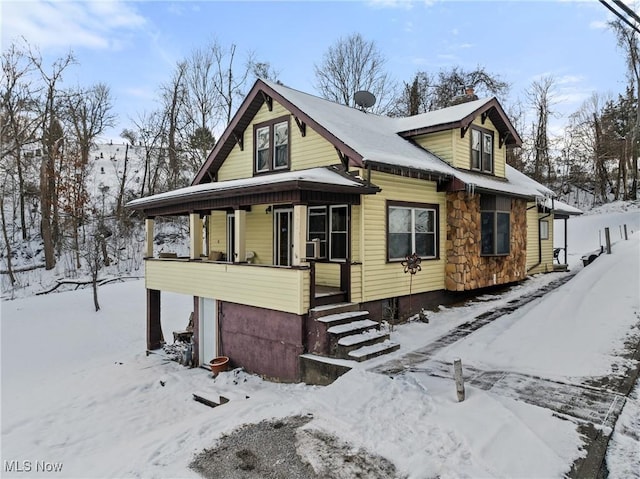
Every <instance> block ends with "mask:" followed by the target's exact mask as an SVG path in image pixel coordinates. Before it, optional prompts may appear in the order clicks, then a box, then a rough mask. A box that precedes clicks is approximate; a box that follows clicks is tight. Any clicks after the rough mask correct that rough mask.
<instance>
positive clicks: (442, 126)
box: [176, 80, 554, 197]
mask: <svg viewBox="0 0 640 479" xmlns="http://www.w3.org/2000/svg"><path fill="white" fill-rule="evenodd" d="M272 101H276V102H278V103H279V104H281V105H282V106H283V107H284V108H286V109H287V110H288V111H290V112H291V114H292V115H293V116H294V118H295V120H296V124H297V125H298V127H300V129H301V131H302V128H303V125H309V126H310V127H311V128H313V130H314V131H316V132H317V133H318V134H320V135H321V136H323V137H324V138H325V139H326V140H328V141H329V142H330V143H331V144H332V145H334V147H335V148H336V150H338V152H339V153H340V155H341V159H343V160H344V163H345V166H355V167H365V166H367V165H372V166H374V167H379V168H380V167H381V168H391V169H397V168H402V169H407V170H412V171H417V172H420V173H423V174H425V175H428V176H429V177H432V176H433V177H435V178H436V179H438V180H443V181H449V180H453V179H454V178H455V179H457V180H458V183H460V182H463V183H464V185H463V186H464V187H466V188H467V189H474V188H477V189H479V190H485V191H490V192H495V193H497V194H500V193H502V194H509V195H517V196H523V197H546V196H553V195H554V194H553V192H552V191H551V190H549V189H547V188H545V187H544V186H542V185H540V184H539V183H537V182H535V181H533V180H531V179H530V178H527V177H526V176H525V175H522V174H521V173H518V172H517V171H516V170H514V169H512V168H510V167H508V168H507V178H506V179H502V178H497V177H492V176H488V175H484V174H478V173H474V172H471V171H469V170H462V169H458V168H454V167H453V166H451V165H450V164H449V163H447V162H445V161H444V160H443V159H441V158H440V157H438V156H437V155H435V154H433V153H432V152H430V151H428V150H427V149H425V148H422V147H420V146H418V145H417V144H416V143H414V142H413V141H410V138H411V137H412V136H414V135H419V134H423V133H428V132H433V131H440V130H446V129H452V128H467V127H468V126H469V125H470V124H471V122H472V121H473V120H474V119H475V118H477V117H478V116H481V118H482V119H483V121H484V118H486V117H488V118H489V119H491V121H492V122H493V124H494V125H495V126H496V128H497V129H498V132H499V137H500V138H499V140H500V143H501V144H503V143H506V144H520V142H521V140H520V138H519V136H518V134H517V132H515V130H514V129H513V126H512V125H511V123H510V122H509V120H508V118H507V116H506V114H505V113H504V110H503V109H502V107H501V106H500V104H499V102H498V100H497V99H495V98H485V99H480V100H475V101H471V102H467V103H462V104H459V105H454V106H451V107H448V108H443V109H441V110H438V111H434V112H429V113H424V114H422V115H415V116H412V117H407V118H391V117H387V116H380V115H375V114H372V113H366V112H364V111H361V110H359V109H356V108H351V107H348V106H345V105H341V104H338V103H335V102H332V101H329V100H326V99H323V98H320V97H317V96H314V95H310V94H308V93H305V92H301V91H299V90H295V89H293V88H289V87H286V86H284V85H280V84H277V83H273V82H270V81H267V80H257V81H256V83H255V84H254V86H253V87H252V89H251V91H250V92H249V94H248V95H247V98H246V99H245V101H244V102H243V104H242V105H241V106H240V108H239V109H238V112H237V113H236V115H235V116H234V118H233V119H232V120H231V123H230V124H229V126H228V127H227V129H226V130H225V132H224V133H223V135H222V137H221V138H220V141H219V142H218V144H216V146H215V147H214V149H213V151H212V152H211V154H210V155H209V158H208V159H207V161H206V162H205V164H204V165H203V166H202V168H201V169H200V171H199V172H198V174H197V175H196V177H195V179H194V181H193V185H198V184H199V183H204V182H207V181H210V179H211V178H213V177H214V176H215V173H216V171H217V170H218V168H220V166H221V165H222V163H223V162H224V160H225V159H226V157H227V156H228V154H229V153H230V152H231V150H232V149H233V148H234V147H235V145H236V144H238V143H239V144H240V145H241V147H242V141H243V140H242V139H243V138H244V135H245V131H246V130H247V128H249V127H250V124H251V121H252V120H253V117H254V116H255V114H256V113H257V112H258V111H259V109H260V108H261V107H262V105H264V104H265V102H267V104H269V105H270V104H271V102H272ZM208 178H209V179H208ZM260 178H264V176H261V177H260ZM255 181H256V182H262V179H258V180H255ZM223 183H224V184H227V183H228V182H223ZM256 184H257V183H256ZM218 188H220V190H218V191H222V188H224V187H223V186H220V187H218ZM176 193H177V194H190V192H189V191H184V190H180V191H179V192H176Z"/></svg>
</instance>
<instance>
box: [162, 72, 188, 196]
mask: <svg viewBox="0 0 640 479" xmlns="http://www.w3.org/2000/svg"><path fill="white" fill-rule="evenodd" d="M186 72H187V63H186V62H184V61H181V62H178V64H177V65H176V69H175V71H174V72H173V76H172V77H171V80H170V81H169V82H168V83H166V84H164V85H163V86H162V99H163V113H164V115H165V118H166V125H167V131H166V134H167V136H166V138H167V145H168V150H167V155H168V158H169V165H168V178H167V186H168V188H169V189H173V188H177V187H178V186H182V185H180V171H181V161H180V151H179V149H181V145H180V138H179V132H180V126H181V125H180V121H181V118H182V115H181V113H182V108H183V107H184V105H185V98H186V87H185V75H186Z"/></svg>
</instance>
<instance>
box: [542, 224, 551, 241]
mask: <svg viewBox="0 0 640 479" xmlns="http://www.w3.org/2000/svg"><path fill="white" fill-rule="evenodd" d="M540 239H541V240H548V239H549V222H548V221H547V220H541V221H540Z"/></svg>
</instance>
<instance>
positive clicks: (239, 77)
mask: <svg viewBox="0 0 640 479" xmlns="http://www.w3.org/2000/svg"><path fill="white" fill-rule="evenodd" d="M236 48H237V47H236V45H235V44H234V43H232V44H231V45H230V46H229V48H228V49H226V48H224V47H223V46H222V45H220V44H219V43H217V42H216V43H214V44H213V45H212V46H211V49H212V51H213V56H214V59H215V63H216V67H215V73H216V81H215V83H214V85H215V86H216V88H217V89H218V94H219V95H220V108H221V110H222V115H221V116H222V120H223V121H224V125H225V126H226V125H228V124H229V122H230V121H231V117H232V116H233V113H234V112H235V101H236V100H239V99H240V98H242V96H243V95H244V91H245V88H246V85H247V79H248V78H249V74H250V73H251V66H252V65H253V64H254V60H253V54H252V53H248V57H247V59H246V60H245V62H244V64H242V65H240V66H238V65H237V63H236Z"/></svg>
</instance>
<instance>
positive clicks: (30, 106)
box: [0, 44, 40, 241]
mask: <svg viewBox="0 0 640 479" xmlns="http://www.w3.org/2000/svg"><path fill="white" fill-rule="evenodd" d="M33 70H34V66H33V64H32V63H31V61H30V60H29V58H28V55H27V53H26V51H25V50H24V49H21V48H19V47H18V46H17V45H16V44H11V45H10V46H9V48H8V49H7V50H5V51H4V52H3V53H2V84H1V85H0V97H1V102H2V103H1V105H0V138H1V139H2V141H0V158H2V159H4V158H5V157H7V156H11V157H12V159H13V160H14V165H15V172H16V174H17V176H18V197H19V203H20V206H19V214H20V225H21V230H22V239H23V241H24V240H26V239H27V235H28V228H27V222H26V216H25V198H26V188H25V172H24V170H25V165H23V163H24V161H25V159H24V149H25V147H26V146H28V145H30V144H33V143H34V142H35V138H36V131H37V128H38V125H39V122H40V118H39V116H38V114H37V107H36V106H37V105H36V96H37V89H36V87H35V86H34V84H33V81H32V78H31V74H32V73H33ZM34 156H35V155H32V157H34Z"/></svg>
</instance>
